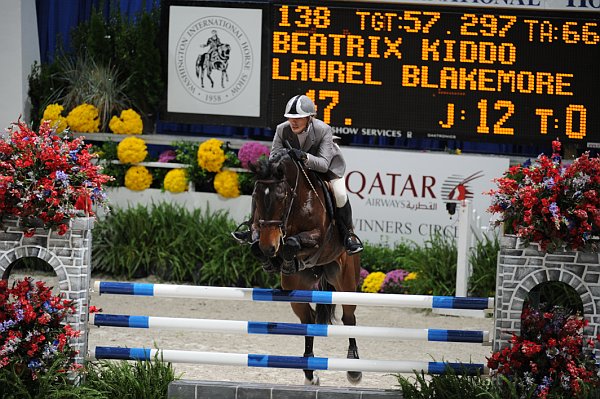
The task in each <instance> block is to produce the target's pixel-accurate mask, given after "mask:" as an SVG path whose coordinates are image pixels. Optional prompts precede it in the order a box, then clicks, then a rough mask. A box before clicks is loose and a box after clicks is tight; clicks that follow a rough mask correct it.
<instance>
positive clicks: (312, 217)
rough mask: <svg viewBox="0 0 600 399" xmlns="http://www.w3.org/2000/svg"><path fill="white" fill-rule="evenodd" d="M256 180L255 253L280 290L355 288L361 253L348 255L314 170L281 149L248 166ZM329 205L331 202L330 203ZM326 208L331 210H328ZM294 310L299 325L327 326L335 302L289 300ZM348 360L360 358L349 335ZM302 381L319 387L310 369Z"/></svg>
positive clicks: (346, 311)
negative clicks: (275, 277)
mask: <svg viewBox="0 0 600 399" xmlns="http://www.w3.org/2000/svg"><path fill="white" fill-rule="evenodd" d="M250 169H251V171H252V172H254V174H255V177H256V181H255V186H254V191H253V193H252V201H253V208H254V215H253V219H252V224H253V229H255V231H258V236H259V239H258V241H257V242H255V244H253V247H254V248H253V251H260V254H259V255H262V259H263V260H264V259H268V261H267V262H266V263H264V264H263V267H264V268H265V270H266V271H267V272H271V273H272V272H280V275H281V288H282V289H284V290H314V289H316V287H317V286H318V289H321V290H328V291H334V290H335V291H348V292H356V290H357V286H358V281H359V276H360V256H359V255H358V254H356V255H348V254H347V253H346V251H345V248H344V245H343V243H342V237H341V236H340V233H339V232H338V229H337V228H336V226H334V225H332V223H333V220H334V218H333V214H332V212H333V209H332V206H330V205H329V206H328V205H326V203H328V201H327V199H328V198H331V197H330V196H328V195H327V193H326V190H327V187H326V185H325V184H324V183H322V181H321V180H320V179H319V177H318V176H317V174H316V173H313V172H312V171H308V170H305V169H304V168H303V166H302V165H301V164H300V163H299V162H297V161H294V160H293V159H291V158H290V156H289V155H288V154H287V151H285V150H284V151H282V152H280V153H278V154H273V155H272V156H271V159H270V160H267V159H264V158H262V159H260V160H259V161H258V162H257V163H255V164H251V165H250ZM329 204H330V202H329ZM327 208H329V210H327ZM291 307H292V310H293V312H294V314H295V315H296V316H297V317H298V318H299V319H300V322H301V323H303V324H314V323H319V324H331V323H332V322H333V321H334V319H335V305H331V304H329V305H321V304H317V306H316V309H313V308H312V307H311V305H310V304H309V303H291ZM342 309H343V313H342V322H343V323H344V325H351V326H354V325H356V317H355V316H354V311H355V309H356V305H342ZM304 340H305V341H304V357H313V356H314V354H313V341H314V337H309V336H306V337H305V338H304ZM347 358H348V359H358V358H359V357H358V347H357V345H356V339H355V338H349V345H348V353H347ZM304 376H305V381H304V383H305V384H306V385H319V377H318V376H317V375H316V373H315V372H314V370H304ZM346 377H347V379H348V381H349V382H350V383H352V384H358V383H359V382H360V381H361V379H362V373H361V372H359V371H348V372H347V373H346Z"/></svg>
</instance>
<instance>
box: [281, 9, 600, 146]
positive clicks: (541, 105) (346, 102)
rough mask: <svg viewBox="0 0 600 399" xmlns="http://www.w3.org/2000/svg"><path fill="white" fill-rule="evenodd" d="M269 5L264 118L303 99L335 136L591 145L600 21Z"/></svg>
mask: <svg viewBox="0 0 600 399" xmlns="http://www.w3.org/2000/svg"><path fill="white" fill-rule="evenodd" d="M312 4H319V5H306V4H293V3H290V2H286V3H282V4H274V5H273V7H274V9H273V12H272V15H273V23H272V32H271V34H272V37H271V47H272V48H271V57H270V60H271V91H270V93H271V110H272V111H271V120H270V123H271V125H272V126H275V125H276V124H277V123H280V122H281V121H283V120H284V118H283V110H284V108H285V104H286V102H287V100H288V99H289V98H290V97H291V96H293V95H295V94H307V95H308V96H309V97H311V98H312V99H313V100H314V101H315V103H316V105H317V117H319V118H320V119H323V120H324V121H325V122H326V123H328V124H330V125H331V126H332V127H333V128H334V132H335V133H336V134H337V135H340V136H344V135H367V136H381V137H391V138H434V139H459V140H469V141H490V142H499V141H509V142H515V143H527V142H539V141H550V140H552V139H554V138H556V137H559V138H560V139H561V140H562V141H566V142H580V143H588V142H600V27H599V25H600V23H599V19H600V18H599V16H598V14H597V13H594V14H592V15H590V14H576V13H569V14H565V13H556V12H555V13H546V14H541V13H532V12H529V11H527V10H523V11H521V10H512V9H510V10H508V9H489V8H487V9H465V8H457V7H446V6H444V7H426V6H420V7H415V6H405V5H394V8H384V7H383V6H382V5H369V6H368V7H367V6H365V3H352V4H343V5H339V6H338V5H336V6H325V5H322V3H312Z"/></svg>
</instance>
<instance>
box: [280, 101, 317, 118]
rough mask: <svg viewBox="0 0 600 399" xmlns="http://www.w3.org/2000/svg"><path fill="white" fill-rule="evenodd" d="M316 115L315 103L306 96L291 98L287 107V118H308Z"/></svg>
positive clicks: (285, 115)
mask: <svg viewBox="0 0 600 399" xmlns="http://www.w3.org/2000/svg"><path fill="white" fill-rule="evenodd" d="M313 115H315V103H313V102H312V100H311V99H310V98H308V97H307V96H305V95H297V96H294V97H292V98H290V101H288V103H287V105H286V106H285V114H284V115H283V116H284V117H286V118H306V117H307V116H313Z"/></svg>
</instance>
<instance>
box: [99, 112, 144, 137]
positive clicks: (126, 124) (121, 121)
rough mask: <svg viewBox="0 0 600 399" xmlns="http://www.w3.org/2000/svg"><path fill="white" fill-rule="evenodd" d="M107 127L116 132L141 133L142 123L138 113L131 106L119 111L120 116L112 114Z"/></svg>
mask: <svg viewBox="0 0 600 399" xmlns="http://www.w3.org/2000/svg"><path fill="white" fill-rule="evenodd" d="M108 127H109V128H110V130H111V131H112V132H113V133H117V134H142V130H143V128H144V124H143V122H142V117H141V116H140V114H138V113H137V112H135V111H134V110H132V109H131V108H129V109H125V110H123V111H121V116H120V117H117V116H113V117H112V118H111V119H110V122H109V123H108Z"/></svg>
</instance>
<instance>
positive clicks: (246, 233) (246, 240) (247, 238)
mask: <svg viewBox="0 0 600 399" xmlns="http://www.w3.org/2000/svg"><path fill="white" fill-rule="evenodd" d="M242 226H247V227H248V230H242V231H240V227H242ZM231 236H232V237H233V238H234V239H235V240H236V241H237V242H238V244H251V240H252V230H251V229H250V221H245V222H242V223H240V225H239V226H238V227H236V228H235V230H234V231H232V232H231Z"/></svg>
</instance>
